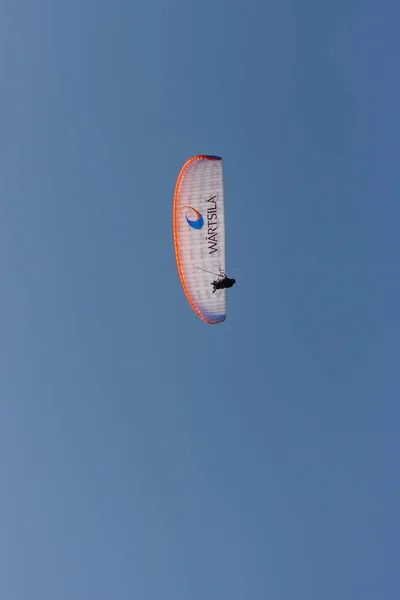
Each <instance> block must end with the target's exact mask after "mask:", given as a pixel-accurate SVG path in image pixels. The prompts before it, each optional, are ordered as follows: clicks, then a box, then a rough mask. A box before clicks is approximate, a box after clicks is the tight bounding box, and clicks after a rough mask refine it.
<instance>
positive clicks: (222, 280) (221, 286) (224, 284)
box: [211, 271, 236, 294]
mask: <svg viewBox="0 0 400 600" xmlns="http://www.w3.org/2000/svg"><path fill="white" fill-rule="evenodd" d="M235 283H236V279H230V278H229V277H227V276H226V273H224V272H223V271H221V275H220V276H219V277H218V279H217V280H216V281H213V282H212V284H211V285H213V286H214V289H213V291H212V293H213V294H214V293H215V292H216V291H217V290H225V289H226V288H231V287H233V286H234V285H235Z"/></svg>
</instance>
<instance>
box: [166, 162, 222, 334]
mask: <svg viewBox="0 0 400 600" xmlns="http://www.w3.org/2000/svg"><path fill="white" fill-rule="evenodd" d="M174 243H175V253H176V261H177V266H178V271H179V276H180V278H181V282H182V286H183V289H184V291H185V294H186V297H187V299H188V301H189V303H190V305H191V307H192V308H193V310H194V311H195V312H196V314H197V315H198V316H199V317H200V318H201V319H203V321H205V322H206V323H210V324H212V325H214V324H216V323H221V322H223V321H225V319H226V291H225V289H226V287H230V286H225V287H224V286H221V287H219V288H217V290H213V288H212V285H213V282H214V280H215V275H216V276H217V277H219V276H220V275H221V274H225V210H224V182H223V161H222V159H221V158H220V157H218V156H212V155H198V156H194V157H193V158H191V159H189V160H188V161H187V162H186V164H185V165H184V166H183V168H182V170H181V172H180V174H179V177H178V180H177V183H176V187H175V196H174ZM210 283H211V285H210ZM213 291H215V292H216V293H213Z"/></svg>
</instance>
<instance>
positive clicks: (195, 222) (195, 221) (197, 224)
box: [182, 206, 204, 229]
mask: <svg viewBox="0 0 400 600" xmlns="http://www.w3.org/2000/svg"><path fill="white" fill-rule="evenodd" d="M184 208H186V209H189V210H186V215H185V216H186V221H187V223H188V225H190V227H192V228H193V229H201V228H202V227H203V225H204V219H203V217H202V215H201V214H200V213H199V211H198V210H196V209H195V208H193V206H183V207H182V209H184ZM190 211H192V213H191V212H190ZM188 215H189V216H188ZM189 217H192V218H191V219H190V218H189ZM193 217H196V218H193Z"/></svg>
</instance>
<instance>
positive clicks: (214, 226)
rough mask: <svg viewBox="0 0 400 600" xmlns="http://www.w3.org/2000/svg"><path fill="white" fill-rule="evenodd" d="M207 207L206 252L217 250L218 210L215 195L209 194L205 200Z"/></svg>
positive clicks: (211, 252) (212, 252) (210, 252)
mask: <svg viewBox="0 0 400 600" xmlns="http://www.w3.org/2000/svg"><path fill="white" fill-rule="evenodd" d="M206 202H207V203H208V207H207V234H208V236H207V237H206V241H207V245H208V254H214V252H218V211H217V196H211V198H208V200H206Z"/></svg>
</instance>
